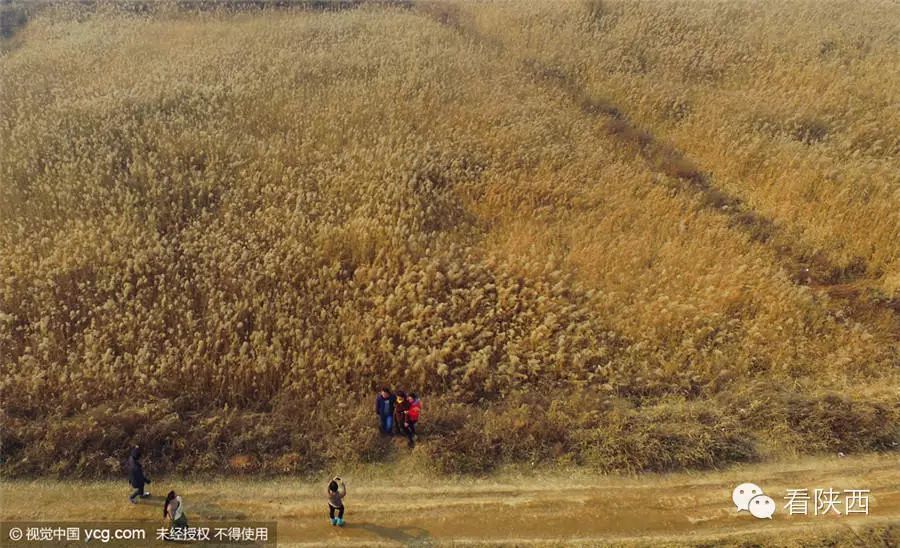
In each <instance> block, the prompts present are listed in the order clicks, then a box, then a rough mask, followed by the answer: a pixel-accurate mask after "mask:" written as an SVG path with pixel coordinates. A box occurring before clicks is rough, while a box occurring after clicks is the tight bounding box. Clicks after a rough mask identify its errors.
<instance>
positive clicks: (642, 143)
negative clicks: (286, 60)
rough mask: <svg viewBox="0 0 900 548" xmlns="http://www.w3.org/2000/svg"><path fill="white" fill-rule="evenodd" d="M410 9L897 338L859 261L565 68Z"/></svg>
mask: <svg viewBox="0 0 900 548" xmlns="http://www.w3.org/2000/svg"><path fill="white" fill-rule="evenodd" d="M414 6H415V9H416V10H418V12H419V13H422V14H423V16H425V17H428V18H430V19H432V20H434V21H437V22H438V23H440V24H441V25H444V26H447V27H449V28H452V29H454V30H455V31H457V32H458V33H459V34H460V35H461V36H464V37H466V38H468V39H470V40H472V41H474V42H475V43H477V44H479V45H480V46H482V47H483V48H484V49H485V50H486V51H488V52H490V53H492V54H493V55H497V56H507V57H510V58H511V60H512V61H514V62H517V63H518V64H519V66H520V67H521V68H522V70H524V71H525V72H526V73H528V74H530V75H531V77H532V78H533V79H534V80H535V81H536V82H539V83H541V84H543V85H545V86H546V87H548V88H549V89H551V90H553V91H557V92H561V93H563V94H564V95H565V96H566V97H568V98H569V100H570V101H571V102H572V103H573V104H574V105H576V106H577V107H578V108H579V109H580V110H581V111H582V112H583V113H584V114H585V115H586V116H592V117H598V118H601V119H602V120H603V127H604V130H605V131H606V132H607V133H608V134H610V135H612V136H613V137H615V138H616V139H617V140H618V141H619V142H620V143H622V144H623V145H624V146H625V147H627V148H628V149H630V150H632V151H634V153H635V154H636V155H637V156H639V157H640V158H642V159H643V161H644V163H645V164H646V165H647V167H648V169H649V170H650V171H651V172H653V173H657V174H661V175H664V176H665V178H662V179H660V180H659V183H660V184H664V185H671V184H672V183H673V182H674V183H675V185H676V188H677V190H679V191H682V192H689V193H693V195H694V196H695V197H696V200H697V202H698V204H699V206H700V207H702V208H705V209H707V210H710V211H712V212H715V213H716V214H719V215H722V216H724V217H725V218H726V219H727V221H728V225H729V226H730V227H731V228H732V229H734V230H738V231H741V232H744V233H745V234H747V235H748V237H749V238H750V239H751V240H752V241H754V242H758V243H760V244H763V245H766V246H767V247H769V248H770V249H772V250H773V254H774V256H775V258H776V261H777V262H778V264H779V266H780V267H781V268H783V269H784V270H785V271H786V272H787V273H788V275H789V276H790V277H791V279H792V280H793V281H794V283H795V284H797V285H804V286H809V287H811V288H812V289H814V290H816V291H818V292H820V293H823V294H827V295H828V296H829V297H830V298H831V299H832V300H833V301H834V302H835V305H836V306H835V308H836V309H837V310H839V311H840V316H841V317H844V318H847V319H851V320H855V321H859V322H861V323H863V324H866V325H870V326H876V325H877V326H879V329H877V331H881V332H884V333H887V334H888V336H889V337H890V338H892V340H893V342H895V343H898V342H900V297H893V298H888V297H886V296H884V295H880V294H878V293H877V292H873V291H871V290H869V289H868V288H867V282H868V281H869V274H868V273H867V272H866V264H865V261H864V260H862V259H860V260H858V261H855V262H853V263H851V264H849V265H845V266H844V265H838V264H835V263H834V262H832V261H831V260H830V259H829V258H828V256H827V255H826V254H825V253H823V252H822V251H820V250H811V249H810V248H809V247H808V246H805V245H804V244H803V243H802V242H800V241H797V240H796V239H794V238H792V237H791V236H790V235H789V234H788V233H787V232H786V231H785V230H784V228H782V227H780V226H779V225H778V224H777V223H775V222H774V221H773V220H772V219H770V218H769V217H767V216H765V215H764V214H762V213H760V212H759V211H756V210H754V209H753V208H752V207H750V206H749V205H748V204H747V203H746V202H745V201H744V200H743V199H741V198H740V197H738V196H736V195H734V194H731V193H729V192H727V191H726V190H724V189H722V188H720V187H718V186H716V184H715V182H714V180H713V176H712V174H710V173H709V172H707V171H704V170H703V169H702V168H701V167H700V166H698V165H696V164H695V163H694V162H693V161H692V160H691V159H690V158H689V157H688V155H687V154H686V153H685V152H683V151H681V150H679V149H678V148H677V147H675V146H674V145H673V144H671V143H669V142H667V141H665V140H663V139H660V138H658V137H657V136H655V135H653V134H652V133H650V132H648V131H646V130H644V129H641V128H639V127H637V126H636V125H635V124H634V123H633V122H632V121H630V120H629V118H628V117H627V115H626V114H625V111H624V110H623V109H622V108H620V107H619V106H617V105H615V104H613V103H611V102H609V101H607V100H605V99H603V98H600V97H597V96H595V95H593V94H592V93H590V92H589V91H588V90H587V89H585V87H584V86H583V85H582V84H581V83H580V82H579V81H578V79H577V78H576V77H575V76H573V75H572V74H569V73H568V72H566V70H565V69H564V68H560V67H558V66H549V65H547V64H546V63H543V62H541V61H540V60H538V59H533V58H524V59H520V58H518V56H515V55H512V54H510V52H509V51H508V48H507V47H506V45H505V44H504V43H503V42H502V40H500V39H499V38H497V37H495V36H491V35H489V34H485V33H483V32H481V31H480V30H479V29H477V28H475V26H474V25H472V24H471V23H469V22H467V21H466V19H465V15H464V14H463V13H461V12H460V10H459V9H458V7H457V6H454V5H453V4H445V3H442V2H434V1H418V2H416V3H415V4H414Z"/></svg>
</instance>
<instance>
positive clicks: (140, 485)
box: [128, 447, 150, 504]
mask: <svg viewBox="0 0 900 548" xmlns="http://www.w3.org/2000/svg"><path fill="white" fill-rule="evenodd" d="M128 483H130V484H131V486H132V487H134V493H132V494H131V496H130V497H128V500H130V501H131V504H137V501H136V500H135V499H136V498H137V497H149V496H150V492H149V491H147V492H145V491H144V485H145V484H148V483H150V480H149V479H147V476H145V475H144V467H143V466H141V448H140V447H134V448H133V449H132V450H131V455H130V456H129V457H128Z"/></svg>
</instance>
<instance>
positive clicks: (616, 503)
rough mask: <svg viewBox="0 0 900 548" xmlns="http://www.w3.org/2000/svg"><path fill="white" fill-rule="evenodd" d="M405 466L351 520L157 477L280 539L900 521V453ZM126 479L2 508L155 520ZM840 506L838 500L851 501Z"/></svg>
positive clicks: (796, 531)
mask: <svg viewBox="0 0 900 548" xmlns="http://www.w3.org/2000/svg"><path fill="white" fill-rule="evenodd" d="M402 474H403V470H402V468H397V467H394V468H390V469H383V468H365V469H361V470H359V471H357V473H354V474H348V475H347V476H346V478H347V483H348V489H349V495H348V497H347V499H346V500H347V510H348V513H347V516H346V519H347V526H346V527H345V528H343V529H339V528H334V527H331V526H330V525H329V524H328V522H327V515H326V514H327V512H326V510H325V504H324V503H323V500H324V496H323V494H322V493H321V492H320V491H321V490H322V489H323V485H319V484H310V483H306V482H298V481H295V480H284V479H281V480H261V481H253V480H233V481H217V482H213V483H201V482H196V481H178V482H174V481H171V480H168V481H164V480H160V481H158V482H156V483H154V484H153V485H152V487H153V488H154V491H156V492H157V494H161V493H162V492H165V491H168V490H169V489H170V488H176V489H178V490H179V492H180V493H183V495H184V497H185V504H186V507H187V508H188V514H189V516H190V517H191V520H192V522H193V524H194V525H200V524H203V523H204V522H206V523H209V520H216V519H239V520H240V519H252V520H259V521H269V520H274V521H277V522H278V540H279V546H326V545H327V546H333V545H342V546H373V545H387V546H402V545H409V546H430V545H447V544H453V545H458V544H464V545H470V544H478V545H482V544H487V545H497V544H507V545H524V544H556V545H561V544H577V545H584V544H600V543H603V544H607V543H640V544H643V543H665V544H673V545H684V544H692V543H697V542H701V541H710V540H718V541H721V540H723V539H725V540H733V541H746V540H749V539H757V540H758V539H765V538H777V539H778V540H779V541H784V540H785V539H791V538H809V537H810V536H820V535H830V534H840V535H843V536H847V537H848V538H851V539H853V538H854V536H855V535H857V534H858V533H857V531H865V530H866V529H867V528H870V527H884V526H886V525H890V524H895V525H898V526H900V455H897V454H893V455H884V456H868V457H857V458H841V459H839V458H831V459H812V460H811V459H806V460H802V461H797V462H794V463H787V464H782V465H773V464H770V465H754V466H744V467H736V468H732V469H729V470H727V471H723V472H711V473H696V474H687V473H685V474H672V475H642V476H639V477H635V478H624V477H607V476H597V475H591V474H588V473H587V472H584V471H577V470H576V471H573V472H571V473H566V474H563V473H558V472H557V473H553V474H542V475H538V476H529V477H525V476H522V475H516V474H512V473H504V474H501V475H499V476H496V477H492V478H490V479H485V480H429V479H427V477H425V476H423V475H421V474H413V477H412V478H411V479H409V480H407V482H406V484H407V485H409V487H399V486H398V484H399V483H400V480H399V479H398V478H400V477H402ZM745 481H752V482H754V483H757V484H758V485H760V486H761V487H762V488H763V489H764V490H765V492H766V493H767V494H768V495H769V496H771V497H772V498H773V499H774V500H775V502H776V505H777V508H778V510H777V512H776V514H775V516H774V518H773V519H772V520H765V519H756V518H754V517H753V516H751V515H749V514H748V513H747V512H740V513H738V512H736V511H735V507H734V505H733V504H732V503H731V492H732V489H733V488H734V486H736V485H737V484H739V483H742V482H745ZM790 488H808V489H809V490H810V492H812V491H813V489H815V488H823V489H828V488H833V489H834V490H835V491H837V490H841V491H843V490H848V489H870V490H871V494H870V495H869V514H868V515H853V516H847V515H841V516H835V515H833V514H832V515H828V516H821V515H820V516H814V515H812V514H813V512H812V507H810V511H809V514H810V515H808V516H790V515H788V514H787V511H786V510H785V509H784V508H783V506H784V504H785V499H784V497H785V495H786V493H787V490H788V489H790ZM127 490H128V489H127V486H125V485H124V482H110V481H105V482H84V483H75V484H71V483H61V482H58V481H55V480H36V481H14V482H4V483H2V484H0V497H2V498H0V503H2V505H0V508H2V509H0V518H2V519H3V521H4V522H9V521H10V520H43V521H48V520H59V521H72V520H79V519H91V516H98V515H101V516H103V519H104V520H109V521H127V522H135V521H140V522H153V523H159V518H158V517H157V514H158V513H159V509H160V504H161V502H160V500H161V499H160V500H156V499H157V498H158V497H156V496H154V497H153V500H148V501H143V503H142V504H140V505H136V506H135V505H131V504H128V502H127V501H126V500H125V497H126V491H127ZM21 501H27V503H26V504H21V503H20V502H21ZM838 508H839V509H841V510H843V501H842V502H841V504H840V505H839V506H838ZM892 538H893V537H892ZM3 541H6V539H5V538H4V539H3ZM867 543H868V542H867ZM3 545H4V546H5V545H7V544H3Z"/></svg>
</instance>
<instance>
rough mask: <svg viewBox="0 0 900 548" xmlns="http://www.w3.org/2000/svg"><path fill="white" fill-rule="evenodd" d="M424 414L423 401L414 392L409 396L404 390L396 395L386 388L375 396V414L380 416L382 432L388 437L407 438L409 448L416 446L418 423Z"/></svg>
mask: <svg viewBox="0 0 900 548" xmlns="http://www.w3.org/2000/svg"><path fill="white" fill-rule="evenodd" d="M421 412H422V401H421V400H419V397H418V396H417V395H416V394H415V393H414V392H413V393H411V394H409V395H407V394H406V393H405V392H403V391H402V390H398V391H397V393H396V394H393V393H391V389H390V388H388V387H384V388H382V389H381V392H379V393H378V394H377V395H376V396H375V414H376V415H378V422H379V427H380V428H381V432H382V433H383V434H386V435H389V436H390V435H393V434H399V435H401V436H406V438H407V439H408V440H409V446H410V448H412V447H413V446H414V445H415V443H416V442H415V436H416V423H418V422H419V415H420V414H421Z"/></svg>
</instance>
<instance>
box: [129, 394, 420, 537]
mask: <svg viewBox="0 0 900 548" xmlns="http://www.w3.org/2000/svg"><path fill="white" fill-rule="evenodd" d="M421 411H422V401H421V400H419V397H418V396H417V395H416V394H415V393H410V394H406V393H405V392H403V391H402V390H398V391H397V393H396V394H394V393H392V392H391V389H390V388H387V387H385V388H382V389H381V391H380V392H379V393H378V395H377V396H376V397H375V413H376V414H377V415H378V419H379V426H380V428H381V432H382V433H383V434H386V435H394V434H398V435H402V436H405V437H406V438H407V440H408V441H409V446H410V447H411V448H412V447H413V446H415V436H416V423H418V422H419V415H420V414H421ZM127 469H128V483H129V484H130V485H131V487H132V488H134V492H133V493H131V495H130V496H129V497H128V500H129V501H130V502H131V503H132V504H137V499H138V498H147V497H149V496H150V492H149V491H145V490H144V488H145V487H146V486H147V485H148V484H149V483H150V479H149V478H148V477H147V476H146V475H144V468H143V466H142V465H141V449H140V447H134V448H132V450H131V453H130V455H129V457H128V464H127ZM327 495H328V515H329V516H328V517H329V520H330V522H331V524H332V525H335V526H339V527H343V525H344V497H345V496H347V486H346V485H345V484H344V480H342V479H341V478H340V477H335V478H333V479H332V480H331V481H330V482H329V483H328V490H327ZM163 520H165V521H166V522H167V523H168V524H169V525H170V527H172V528H173V529H186V528H187V526H188V524H187V516H186V515H185V513H184V501H182V499H181V497H180V496H179V495H178V494H177V493H175V491H170V492H169V494H168V496H166V500H165V502H164V503H163Z"/></svg>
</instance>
